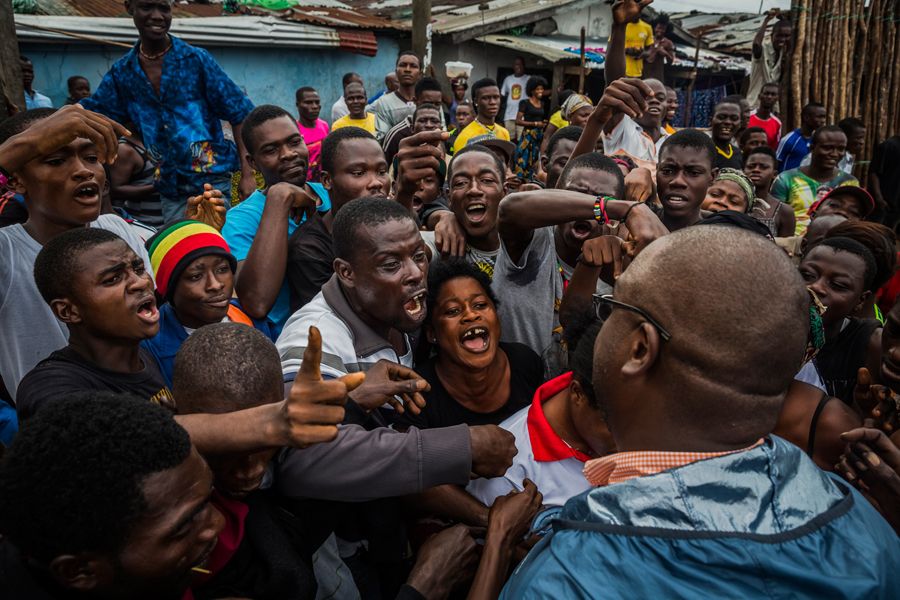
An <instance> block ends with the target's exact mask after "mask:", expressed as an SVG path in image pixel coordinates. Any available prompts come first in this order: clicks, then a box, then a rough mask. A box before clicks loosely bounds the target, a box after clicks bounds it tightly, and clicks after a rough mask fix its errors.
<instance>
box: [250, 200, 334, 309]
mask: <svg viewBox="0 0 900 600" xmlns="http://www.w3.org/2000/svg"><path fill="white" fill-rule="evenodd" d="M293 209H302V210H304V211H306V213H307V216H312V214H313V213H314V212H315V210H316V200H315V198H312V197H311V196H310V195H309V194H308V193H307V192H306V191H305V190H304V189H302V188H299V187H297V186H295V185H291V184H289V183H277V184H275V185H273V186H272V187H270V188H269V190H268V192H267V193H266V205H265V208H264V209H263V214H262V218H261V219H260V222H259V229H258V232H257V234H256V237H254V239H253V244H252V245H251V246H250V251H249V252H248V253H247V258H246V259H245V260H243V261H241V262H240V263H238V270H237V278H236V282H235V286H234V288H235V291H236V292H237V296H238V298H240V299H241V305H242V306H243V307H244V310H245V311H247V314H249V315H250V316H251V317H253V318H255V319H262V318H264V317H265V316H266V315H267V314H269V311H270V310H271V309H272V306H273V305H274V304H275V300H276V299H277V298H278V292H279V291H280V290H281V285H282V284H283V283H284V274H285V270H286V268H287V253H288V219H289V218H290V217H291V212H292V210H293Z"/></svg>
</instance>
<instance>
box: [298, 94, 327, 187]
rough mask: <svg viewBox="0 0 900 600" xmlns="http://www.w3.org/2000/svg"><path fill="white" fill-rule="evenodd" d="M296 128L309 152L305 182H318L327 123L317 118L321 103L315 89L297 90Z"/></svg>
mask: <svg viewBox="0 0 900 600" xmlns="http://www.w3.org/2000/svg"><path fill="white" fill-rule="evenodd" d="M296 99H297V115H298V119H297V127H298V128H299V129H300V135H302V136H303V143H304V144H306V149H307V151H308V152H309V159H308V160H309V166H308V167H307V169H306V179H307V181H314V182H318V181H319V171H320V170H321V165H320V164H319V156H320V155H321V153H322V140H324V139H325V136H326V135H328V131H329V129H328V123H327V122H326V121H325V120H323V119H320V118H319V113H320V112H322V101H321V100H320V99H319V92H317V91H316V89H315V88H312V87H309V86H304V87H301V88H299V89H298V90H297V93H296Z"/></svg>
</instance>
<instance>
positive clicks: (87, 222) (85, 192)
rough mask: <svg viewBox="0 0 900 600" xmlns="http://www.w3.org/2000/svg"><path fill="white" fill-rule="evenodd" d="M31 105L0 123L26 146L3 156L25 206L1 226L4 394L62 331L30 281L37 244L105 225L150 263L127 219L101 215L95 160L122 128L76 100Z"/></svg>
mask: <svg viewBox="0 0 900 600" xmlns="http://www.w3.org/2000/svg"><path fill="white" fill-rule="evenodd" d="M38 110H39V111H40V112H37V111H25V112H22V113H19V114H17V115H15V116H13V117H10V118H8V119H7V120H5V121H4V122H3V123H2V124H0V143H4V145H5V146H6V144H5V143H6V142H8V143H9V146H7V147H9V148H11V149H15V148H22V149H27V150H28V154H27V157H26V156H25V155H23V158H24V160H19V161H16V162H15V163H13V162H12V161H8V160H4V163H5V165H4V166H5V168H7V169H9V171H10V178H9V186H10V187H11V188H12V189H13V190H14V191H15V192H16V193H18V194H21V195H22V196H23V197H24V199H25V207H26V208H27V209H28V220H27V221H26V222H25V223H24V224H15V225H10V226H8V227H4V228H2V229H0V330H2V331H3V332H4V335H3V336H0V379H2V381H3V384H4V386H5V394H6V397H8V398H11V399H15V397H16V388H17V387H18V386H19V382H20V381H21V379H22V377H24V376H25V374H26V373H27V372H28V371H30V370H31V369H32V368H33V367H34V366H35V365H36V364H37V363H38V361H40V360H42V359H44V358H46V356H47V355H48V354H50V353H51V352H53V351H54V350H58V349H60V348H62V347H63V346H65V345H66V341H67V339H68V337H69V336H68V331H67V330H66V328H65V326H64V325H63V324H62V323H60V322H59V321H57V319H56V317H55V316H54V313H53V312H52V311H51V310H50V307H49V306H48V305H47V303H46V302H44V300H43V298H42V297H41V294H40V292H39V291H38V288H37V286H36V285H35V282H34V275H33V272H34V263H35V258H36V257H37V255H38V252H40V250H41V247H42V246H44V245H45V244H46V243H47V242H49V241H50V240H52V239H53V238H55V237H56V236H58V235H60V234H61V233H64V232H66V231H69V230H71V229H78V228H84V227H91V228H99V229H106V230H109V231H112V232H115V233H116V234H118V235H119V236H121V237H122V238H123V239H125V240H126V241H127V243H128V245H129V246H130V248H131V250H133V251H134V253H135V254H136V255H137V256H140V257H142V258H143V259H144V260H145V261H146V262H147V263H148V264H149V260H146V258H147V253H146V251H145V250H144V248H143V242H141V240H140V238H138V236H137V235H135V234H134V233H133V232H132V231H131V228H130V227H129V226H128V224H127V223H126V222H125V221H123V220H122V219H120V218H119V217H118V216H116V215H111V214H104V215H101V214H100V204H101V193H102V190H103V186H104V184H105V181H106V173H105V171H104V169H103V165H102V164H101V162H100V161H101V160H103V161H106V162H109V161H110V160H111V157H114V156H115V139H116V136H117V135H123V134H124V133H125V128H124V127H121V126H120V125H115V124H112V123H111V122H110V121H109V120H107V119H106V118H105V117H101V116H99V115H94V114H93V113H89V112H87V111H85V110H84V109H82V108H81V107H77V108H76V107H71V108H70V107H66V108H63V109H60V110H59V111H57V112H56V113H54V112H53V111H52V110H50V109H38ZM80 136H85V137H80ZM87 136H91V137H90V138H89V137H87ZM101 143H102V144H103V146H102V147H101V146H100V144H101ZM110 146H112V147H110Z"/></svg>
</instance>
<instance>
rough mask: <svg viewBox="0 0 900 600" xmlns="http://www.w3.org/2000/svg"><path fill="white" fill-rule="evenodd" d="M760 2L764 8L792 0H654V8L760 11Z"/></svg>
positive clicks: (666, 10)
mask: <svg viewBox="0 0 900 600" xmlns="http://www.w3.org/2000/svg"><path fill="white" fill-rule="evenodd" d="M760 4H762V10H763V11H766V10H769V9H770V8H783V9H785V10H787V9H789V8H790V7H791V1H790V0H762V2H761V3H760V0H654V2H653V5H652V6H653V8H654V9H656V10H658V11H664V12H667V13H676V12H690V11H692V10H699V11H702V12H711V13H727V12H758V11H759V7H760Z"/></svg>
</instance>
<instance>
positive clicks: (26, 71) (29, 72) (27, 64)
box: [19, 56, 53, 110]
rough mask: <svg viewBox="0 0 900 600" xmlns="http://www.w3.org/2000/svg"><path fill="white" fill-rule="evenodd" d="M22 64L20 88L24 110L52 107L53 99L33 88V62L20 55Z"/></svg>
mask: <svg viewBox="0 0 900 600" xmlns="http://www.w3.org/2000/svg"><path fill="white" fill-rule="evenodd" d="M19 60H20V61H21V64H22V88H23V90H22V91H24V92H25V110H33V109H35V108H53V101H51V100H50V98H48V97H47V96H45V95H43V94H42V93H40V92H39V91H37V90H36V89H34V87H33V86H34V64H32V62H31V59H30V58H28V57H27V56H20V57H19Z"/></svg>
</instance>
